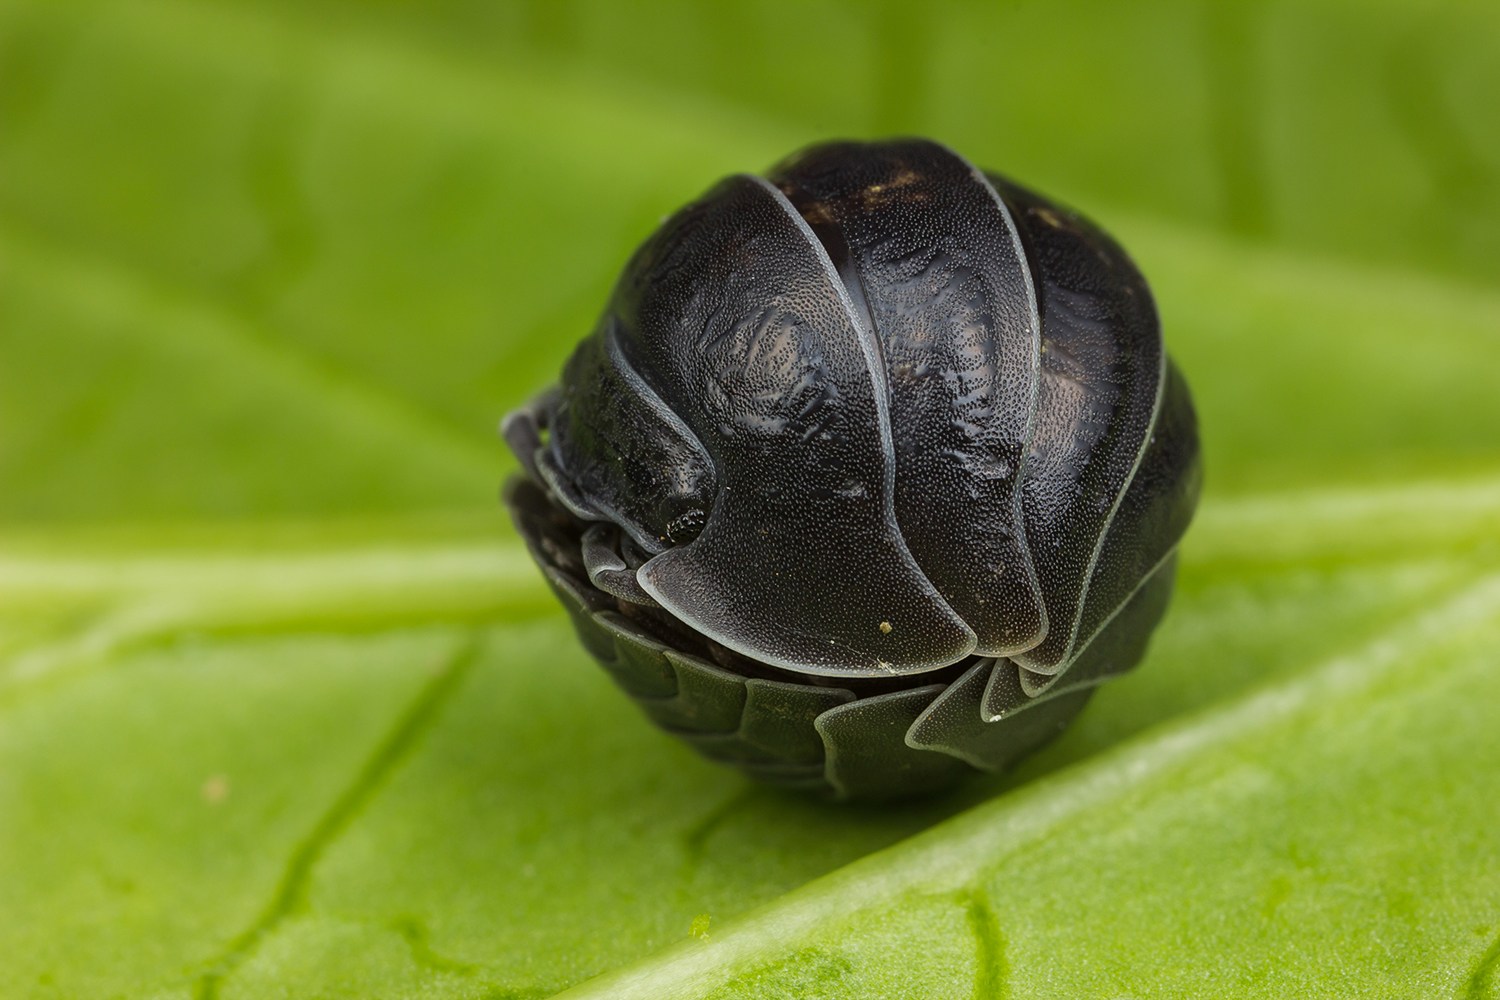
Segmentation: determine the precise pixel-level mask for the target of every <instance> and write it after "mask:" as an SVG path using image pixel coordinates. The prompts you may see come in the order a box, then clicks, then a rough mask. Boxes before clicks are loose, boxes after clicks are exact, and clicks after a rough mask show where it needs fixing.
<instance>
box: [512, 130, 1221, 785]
mask: <svg viewBox="0 0 1500 1000" xmlns="http://www.w3.org/2000/svg"><path fill="white" fill-rule="evenodd" d="M502 433H503V435H504V437H505V439H506V441H507V443H508V444H509V445H510V447H511V449H512V450H513V451H514V452H515V454H516V456H517V457H518V459H519V460H520V462H521V465H522V467H523V469H524V472H525V475H524V476H523V477H516V478H514V479H513V480H512V481H511V482H510V483H509V484H508V485H507V489H506V502H507V505H508V507H509V509H510V511H511V514H512V517H513V519H514V521H515V523H516V526H517V527H518V529H519V530H520V533H521V535H522V536H523V537H524V539H525V540H526V542H527V545H528V547H529V549H530V551H531V554H532V555H533V557H534V558H535V559H536V561H537V563H538V565H539V566H540V567H541V569H542V571H543V573H544V574H545V575H546V576H547V579H548V581H549V583H550V584H551V586H552V588H553V589H554V591H556V593H557V595H558V597H559V598H560V600H561V601H562V603H563V604H564V606H565V607H566V608H567V610H568V612H569V614H570V615H571V616H572V619H573V623H574V625H575V626H576V628H577V631H578V634H579V637H580V639H581V640H582V642H583V644H584V646H585V647H586V648H587V649H588V651H589V652H590V653H591V654H593V656H594V657H595V658H597V659H598V660H599V662H600V663H601V664H602V665H603V666H604V667H605V668H606V669H607V670H608V671H609V672H610V673H611V674H612V675H613V677H614V678H615V680H616V681H617V682H618V683H619V685H620V687H622V688H623V689H624V690H625V692H626V693H627V694H629V695H630V696H631V697H632V698H633V699H635V700H636V701H637V703H638V704H639V705H640V706H641V707H642V708H643V709H644V711H645V712H646V714H647V715H648V716H649V717H650V718H651V719H652V720H653V721H655V722H656V723H657V724H658V725H660V726H661V727H662V728H664V729H666V730H668V731H669V732H671V733H673V734H674V735H676V736H678V737H680V738H682V739H684V740H686V741H687V742H689V743H690V744H692V745H693V746H694V747H695V748H697V749H698V750H699V751H701V752H702V753H703V754H705V755H706V756H708V757H710V758H712V759H715V760H719V761H723V762H726V763H729V764H732V765H734V766H736V767H739V768H741V769H742V770H744V771H745V772H747V773H748V774H750V775H752V776H754V777H756V778H759V779H762V780H765V781H770V782H774V783H777V784H781V785H786V786H791V787H798V788H807V789H813V790H817V791H821V792H823V793H825V794H829V795H832V796H834V797H836V798H846V799H847V798H888V797H894V796H899V795H907V794H913V793H918V792H926V791H932V790H935V789H938V788H942V787H945V786H947V785H948V784H951V783H952V782H953V781H955V780H957V779H958V778H959V777H961V776H962V775H964V774H966V773H972V771H973V770H974V769H976V768H977V769H980V770H991V771H992V770H998V769H1000V768H1003V767H1005V766H1007V765H1009V764H1010V763H1012V762H1013V761H1015V760H1016V759H1018V758H1019V757H1021V756H1023V755H1024V754H1026V753H1029V752H1030V751H1032V750H1034V749H1035V748H1037V747H1038V746H1040V745H1041V744H1042V743H1044V742H1046V741H1047V740H1049V739H1051V738H1052V737H1053V736H1055V735H1056V734H1057V733H1058V732H1060V731H1061V729H1062V728H1063V727H1064V726H1066V725H1067V723H1068V722H1069V721H1070V720H1071V719H1072V718H1073V717H1074V716H1075V715H1076V714H1077V713H1078V711H1079V710H1080V709H1081V708H1082V707H1083V705H1084V703H1085V702H1087V701H1088V699H1089V697H1090V696H1091V694H1092V693H1093V691H1094V689H1095V688H1096V687H1097V686H1098V685H1099V684H1100V683H1101V682H1103V681H1104V680H1106V679H1108V678H1109V677H1112V676H1115V675H1117V674H1120V673H1122V672H1124V671H1126V670H1129V669H1130V668H1131V667H1133V666H1134V665H1135V664H1136V663H1137V662H1138V661H1139V660H1140V658H1141V656H1142V655H1143V654H1144V651H1145V647H1146V643H1147V640H1148V639H1149V637H1150V634H1151V631H1152V630H1153V629H1154V628H1155V626H1156V624H1157V622H1158V621H1159V620H1160V619H1161V617H1162V615H1163V614H1164V613H1165V610H1166V606H1167V602H1168V600H1169V598H1170V596H1171V591H1172V584H1173V578H1174V572H1175V567H1176V563H1175V552H1176V547H1177V542H1178V540H1179V539H1180V538H1181V536H1182V534H1183V532H1184V531H1185V530H1186V528H1187V525H1188V522H1189V520H1190V519H1191V517H1192V513H1193V509H1194V507H1195V505H1196V503H1197V498H1198V491H1199V484H1200V480H1201V474H1200V463H1199V449H1198V438H1197V426H1196V417H1195V415H1194V412H1193V406H1192V401H1191V398H1190V396H1189V393H1188V388H1187V384H1186V382H1185V381H1184V380H1183V378H1182V376H1181V374H1180V373H1179V372H1178V370H1177V369H1176V367H1175V366H1174V365H1173V364H1172V362H1171V361H1170V359H1169V358H1168V357H1167V354H1166V351H1165V348H1164V346H1163V343H1162V337H1161V328H1160V323H1159V320H1158V317H1157V313H1156V308H1155V305H1154V303H1153V301H1152V298H1151V293H1150V290H1149V289H1148V288H1147V285H1146V282H1145V280H1144V278H1142V276H1141V274H1140V273H1139V271H1137V269H1136V268H1135V266H1134V264H1133V263H1132V262H1131V261H1130V259H1129V257H1127V256H1126V254H1125V252H1124V251H1123V250H1122V249H1121V248H1120V247H1119V246H1118V245H1117V244H1116V243H1115V242H1114V241H1113V240H1112V239H1110V237H1109V236H1107V235H1106V234H1105V233H1104V232H1103V231H1102V230H1100V229H1099V228H1098V227H1096V226H1094V225H1093V224H1092V223H1090V222H1088V221H1087V220H1085V219H1084V218H1082V217H1080V216H1079V215H1077V214H1075V213H1073V212H1071V211H1069V210H1067V209H1064V208H1061V207H1059V206H1057V205H1055V204H1053V203H1052V202H1050V201H1048V200H1047V199H1045V198H1043V197H1041V196H1039V195H1037V194H1035V193H1033V192H1031V191H1029V190H1027V189H1025V188H1023V187H1021V186H1019V185H1017V184H1015V183H1013V182H1011V181H1009V180H1006V179H1005V178H1003V177H1000V176H998V175H996V174H991V173H984V172H981V171H980V170H977V169H976V168H974V167H973V166H972V165H970V164H969V163H968V161H966V160H965V159H963V158H962V157H961V156H959V155H958V154H956V153H954V152H953V151H952V150H949V149H948V148H946V147H944V146H942V145H939V144H937V143H934V142H930V141H926V140H921V139H900V140H891V141H880V142H868V143H862V142H833V143H825V144H821V145H816V146H812V147H809V148H807V149H804V150H802V151H801V152H798V153H796V154H793V155H792V156H790V157H789V158H787V159H786V160H784V161H782V162H781V163H779V164H778V165H777V166H775V167H774V168H773V169H772V170H771V171H770V172H769V173H768V174H767V175H766V176H765V177H760V176H755V175H750V174H741V175H736V176H733V177H729V178H726V179H725V180H723V181H721V182H719V183H718V184H717V185H715V186H714V187H712V188H711V189H710V190H709V191H708V192H707V193H706V194H704V195H703V196H702V197H701V198H699V199H698V200H697V201H694V202H693V203H691V204H689V205H687V206H686V207H684V208H683V209H681V210H680V211H678V212H677V213H676V214H674V215H672V216H671V217H669V218H668V219H666V220H665V221H664V222H663V223H662V225H661V227H660V228H659V229H658V230H657V231H656V232H655V233H654V234H653V235H652V236H651V237H650V238H648V239H647V240H646V242H645V243H644V244H642V245H641V247H640V248H639V249H638V250H636V252H635V254H634V256H633V257H632V258H631V259H630V261H629V263H628V264H627V265H626V267H625V270H624V272H623V273H622V275H621V276H620V278H619V281H618V283H617V284H616V286H615V288H614V291H613V293H612V295H611V297H610V300H609V302H608V305H607V306H606V308H605V310H604V312H603V315H602V316H601V317H600V320H599V322H598V325H597V326H596V328H595V330H594V332H593V333H592V334H591V335H590V336H589V337H587V338H586V339H585V340H584V341H583V342H582V343H581V344H579V346H578V348H577V350H576V351H575V352H574V353H573V355H572V357H571V358H570V360H569V361H568V362H567V363H566V365H565V366H564V368H563V372H562V378H561V380H560V382H559V384H558V385H557V386H555V387H553V388H551V389H549V390H547V391H545V392H543V393H542V394H541V395H539V396H537V397H536V398H535V399H534V400H533V401H531V402H530V403H529V404H527V405H525V406H523V407H521V408H520V409H518V410H516V411H514V412H512V413H511V414H509V415H508V416H507V417H506V419H505V421H504V422H503V424H502Z"/></svg>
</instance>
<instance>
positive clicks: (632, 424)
mask: <svg viewBox="0 0 1500 1000" xmlns="http://www.w3.org/2000/svg"><path fill="white" fill-rule="evenodd" d="M550 402H551V406H552V409H551V412H550V413H548V415H547V420H548V423H549V426H550V430H551V439H550V441H549V443H548V444H549V446H548V447H546V448H544V449H542V450H541V453H540V454H538V455H537V456H536V465H537V467H538V469H539V471H540V474H541V475H542V477H543V478H545V479H546V480H547V483H548V485H549V487H551V489H552V490H553V492H554V493H555V494H557V495H558V496H559V497H560V498H561V499H562V500H563V501H564V502H566V503H568V506H569V507H571V508H573V509H574V512H575V513H577V514H579V516H582V517H588V518H598V519H605V518H607V519H608V520H610V521H613V522H614V523H616V524H618V525H620V526H621V527H622V528H624V529H625V530H626V531H628V532H630V534H631V537H633V538H634V539H635V540H636V541H637V542H638V543H639V544H640V545H641V546H643V547H644V548H645V549H646V550H647V551H648V552H661V551H663V550H664V549H666V548H667V547H668V546H669V545H671V544H673V543H674V542H677V541H685V540H686V538H688V537H691V535H692V534H693V533H696V531H697V529H698V528H701V527H702V525H703V523H704V522H705V521H706V520H707V518H708V508H709V506H710V505H711V504H712V503H713V499H714V495H715V493H716V492H717V482H716V479H715V476H714V468H713V463H712V462H711V460H710V459H709V456H708V453H707V452H706V451H704V449H703V445H701V444H700V443H699V442H698V439H697V438H696V437H694V436H693V433H692V431H690V430H689V429H688V427H687V425H686V424H685V423H684V422H683V421H682V419H681V418H680V417H678V416H677V415H676V414H675V413H673V412H672V411H671V410H670V409H669V408H668V407H667V405H666V404H665V403H663V402H662V401H661V399H660V397H658V396H657V395H656V393H654V392H652V391H651V388H650V387H649V386H648V385H646V383H645V382H644V381H643V380H642V379H641V377H640V376H639V375H637V374H636V373H635V372H634V371H632V370H631V368H630V365H629V364H628V363H627V362H626V361H625V359H624V357H622V356H621V354H620V349H619V344H618V343H617V342H616V340H615V336H614V327H613V324H612V322H611V321H610V318H609V317H605V319H604V320H603V321H602V322H601V323H600V328H599V329H598V330H597V331H596V332H595V333H594V335H593V336H591V337H589V338H588V339H587V340H585V341H583V343H581V344H579V345H578V349H577V350H576V351H574V352H573V357H572V358H571V359H569V361H568V364H567V367H566V368H564V369H563V378H562V386H561V392H560V393H559V394H558V395H557V396H555V397H553V399H552V400H551V401H550ZM621 568H623V564H622V565H621Z"/></svg>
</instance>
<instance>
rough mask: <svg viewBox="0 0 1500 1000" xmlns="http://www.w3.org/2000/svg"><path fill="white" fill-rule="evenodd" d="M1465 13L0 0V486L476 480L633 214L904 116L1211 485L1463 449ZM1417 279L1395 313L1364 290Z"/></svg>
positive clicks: (347, 491) (1471, 45)
mask: <svg viewBox="0 0 1500 1000" xmlns="http://www.w3.org/2000/svg"><path fill="white" fill-rule="evenodd" d="M1497 45H1500V14H1497V13H1496V11H1495V10H1494V9H1493V8H1492V7H1491V6H1490V5H1487V4H1447V5H1442V4H1433V3H1420V4H1412V3H1408V4H1396V3H1348V4H1343V3H1317V4H1241V3H1204V4H1187V3H1101V4H1059V3H1045V4H1031V3H1006V4H979V3H971V2H963V3H951V4H945V3H934V4H923V5H920V6H915V5H908V4H901V3H868V4H839V3H734V4H695V3H639V4H635V3H604V2H601V3H586V2H573V0H538V2H535V3H525V4H522V3H427V4H421V5H411V6H408V5H399V4H361V3H329V2H318V3H305V2H303V3H293V2H287V3H284V4H278V3H261V4H257V5H252V4H244V5H237V4H236V5H231V4H222V3H196V4H183V5H173V4H163V3H154V2H146V3H130V4H124V5H107V4H104V5H99V4H38V5H27V4H16V3H6V4H4V5H0V262H3V264H0V267H3V270H0V282H3V284H0V338H3V341H0V344H3V346H0V357H3V365H0V483H3V488H0V516H3V517H4V518H5V519H7V520H11V521H27V522H30V521H38V520H98V519H109V520H114V519H158V518H183V517H186V518H216V517H239V516H246V515H253V516H259V515H301V514H323V513H333V512H339V513H348V512H351V511H356V510H357V511H367V512H388V511H409V510H413V509H426V508H452V507H471V506H480V505H487V504H489V503H490V502H491V499H492V497H493V494H494V491H495V484H496V482H497V480H498V479H499V478H500V469H501V468H502V465H503V463H504V462H505V459H504V458H503V456H502V450H501V449H500V448H499V446H498V444H497V441H496V438H495V435H494V427H495V423H496V421H497V419H498V417H499V415H501V414H502V413H503V412H504V411H505V410H506V408H507V407H509V406H510V405H512V404H514V403H515V402H516V401H518V400H519V399H521V398H522V397H523V396H524V395H525V394H527V393H528V392H529V391H531V390H532V389H533V388H534V387H536V386H537V385H539V384H540V383H542V382H544V381H546V380H548V379H550V378H552V377H554V375H555V372H556V371H557V369H558V367H559V364H560V362H561V359H562V358H563V357H564V356H565V355H566V353H567V351H568V349H569V346H570V345H571V344H572V343H573V342H574V341H575V340H576V339H577V338H578V337H579V336H580V335H581V334H582V333H583V332H585V331H586V330H587V329H588V328H589V326H590V323H591V321H592V319H593V317H594V315H595V313H596V310H598V309H599V308H600V305H601V302H602V299H603V297H604V295H605V293H606V292H607V290H608V288H609V285H610V283H611V281H612V279H613V276H614V274H615V272H616V271H617V269H618V268H619V266H620V265H621V263H622V262H623V260H624V258H625V256H626V255H627V254H628V252H629V250H630V249H631V248H632V247H633V246H634V245H635V244H636V243H637V242H638V241H639V240H641V239H642V238H643V237H644V235H645V234H646V233H647V232H649V231H650V229H651V228H652V227H653V225H654V224H655V222H656V220H657V219H658V218H659V217H660V216H661V215H662V214H663V213H665V212H668V211H670V210H671V209H672V208H674V207H675V206H676V205H678V204H680V203H681V202H683V201H684V200H686V199H688V198H690V197H692V196H694V195H695V194H697V193H698V192H699V191H701V190H702V189H704V188H705V187H707V186H708V185H709V184H710V183H711V182H712V181H713V180H714V179H716V178H717V177H719V176H721V175H723V174H724V173H727V172H731V171H740V170H752V171H753V170H757V169H763V168H764V167H765V166H767V165H768V164H769V163H770V162H771V161H772V160H774V159H775V158H777V157H779V156H780V155H782V154H783V153H785V152H787V151H788V150H790V149H792V148H794V147H796V146H798V145H799V144H802V143H806V142H808V141H811V140H815V139H818V138H822V137H827V136H840V135H855V136H866V135H880V134H888V133H903V132H912V133H922V134H927V135H931V136H935V137H937V138H939V139H941V140H943V141H945V142H947V143H949V144H950V145H952V146H953V147H954V148H956V149H958V150H959V151H961V152H962V153H964V154H965V155H966V156H968V157H969V158H970V159H972V160H973V161H975V162H977V163H980V164H982V165H984V166H986V167H988V168H991V169H995V170H999V171H1001V172H1004V173H1007V174H1010V175H1011V176H1013V177H1015V178H1017V179H1019V180H1021V181H1022V182H1024V183H1027V184H1030V185H1032V186H1034V187H1036V188H1038V189H1040V190H1042V191H1045V192H1048V193H1050V194H1052V195H1054V196H1056V197H1058V198H1060V199H1063V200H1065V201H1068V202H1070V203H1072V204H1073V205H1075V206H1077V207H1079V208H1081V209H1082V210H1084V211H1086V212H1087V213H1090V214H1092V215H1094V216H1095V217H1096V218H1097V219H1099V220H1100V221H1101V222H1103V223H1104V224H1105V225H1106V226H1108V227H1111V228H1113V229H1115V230H1116V231H1118V233H1119V234H1120V236H1121V237H1122V239H1123V240H1124V242H1125V243H1126V245H1127V246H1128V247H1130V248H1131V249H1132V250H1134V252H1135V253H1136V254H1137V256H1138V257H1139V258H1140V261H1141V263H1142V265H1143V267H1144V269H1145V270H1146V272H1147V274H1148V276H1149V277H1151V278H1152V279H1153V280H1154V282H1155V283H1156V286H1157V289H1158V294H1159V296H1160V298H1161V305H1162V309H1163V312H1164V315H1165V317H1166V323H1167V335H1168V340H1169V342H1170V344H1171V345H1172V348H1173V349H1174V351H1175V352H1176V353H1177V354H1178V355H1179V356H1180V358H1181V361H1182V362H1183V364H1184V365H1185V367H1186V370H1187V372H1188V374H1189V376H1190V377H1191V378H1192V380H1193V385H1194V386H1195V388H1196V389H1197V393H1198V397H1199V400H1200V404H1201V407H1202V410H1203V418H1204V425H1205V433H1206V438H1207V442H1208V460H1209V465H1208V468H1209V477H1210V478H1209V483H1210V488H1211V489H1215V490H1233V491H1239V490H1246V489H1253V488H1262V487H1267V486H1283V485H1289V484H1293V483H1299V482H1309V481H1317V482H1326V481H1329V480H1334V479H1337V480H1356V481H1362V480H1368V479H1371V478H1380V477H1387V478H1388V477H1392V476H1397V475H1400V474H1404V473H1407V472H1411V471H1413V470H1417V469H1420V470H1425V471H1428V472H1432V471H1438V470H1448V469H1460V468H1462V469H1473V468H1486V467H1490V466H1492V465H1493V464H1494V462H1495V461H1496V459H1497V458H1500V433H1497V432H1496V426H1497V423H1496V421H1495V420H1494V419H1480V418H1481V417H1484V418H1494V417H1495V416H1496V414H1497V406H1496V404H1495V403H1494V401H1493V399H1494V397H1495V396H1496V395H1497V394H1496V393H1495V392H1494V391H1493V390H1494V389H1495V388H1496V386H1495V384H1494V383H1493V382H1488V381H1483V380H1480V379H1476V378H1475V377H1474V376H1475V367H1476V365H1483V364H1489V363H1493V362H1494V361H1495V360H1496V358H1497V353H1496V351H1497V348H1496V345H1495V343H1494V336H1493V329H1492V328H1485V329H1483V330H1481V329H1479V328H1478V327H1482V326H1484V323H1483V322H1482V321H1480V322H1476V320H1477V319H1478V317H1476V316H1475V315H1474V313H1475V309H1473V308H1470V309H1468V310H1466V309H1465V305H1466V304H1468V305H1470V306H1477V308H1478V312H1479V313H1481V314H1482V313H1483V312H1484V310H1485V308H1486V307H1487V306H1488V304H1489V300H1488V299H1487V298H1484V297H1483V294H1482V293H1483V291H1484V290H1486V289H1489V288H1492V287H1493V286H1494V285H1495V283H1496V282H1500V112H1497V110H1496V109H1497V107H1500V59H1497V58H1496V51H1497ZM1280 252H1287V253H1289V254H1291V256H1287V257H1282V256H1276V254H1278V253H1280ZM1434 283H1439V284H1441V285H1442V286H1443V287H1442V291H1440V292H1435V293H1434V294H1432V295H1431V296H1430V299H1431V301H1436V302H1438V303H1440V305H1441V307H1442V308H1447V309H1452V310H1453V311H1454V315H1453V316H1452V318H1451V320H1450V321H1448V322H1444V323H1443V324H1441V328H1442V337H1441V339H1440V340H1438V341H1437V342H1434V341H1433V340H1431V339H1430V338H1428V337H1421V338H1418V337H1414V336H1411V327H1410V325H1409V324H1408V323H1406V322H1404V320H1403V317H1402V316H1400V315H1393V314H1392V310H1393V308H1394V309H1400V308H1403V307H1405V308H1409V309H1411V310H1412V311H1413V312H1418V313H1420V312H1423V311H1424V310H1429V309H1431V308H1433V305H1432V304H1431V301H1429V299H1428V298H1426V297H1424V296H1426V294H1427V292H1428V291H1429V289H1431V288H1432V286H1433V284H1434ZM1230 285H1234V286H1235V287H1227V286H1230ZM1450 288H1451V290H1452V291H1453V293H1454V294H1452V295H1448V294H1447V292H1448V291H1449V289H1450ZM1246 289H1248V290H1249V291H1245V290H1246ZM1304 292H1306V293H1308V294H1311V295H1312V296H1314V297H1315V298H1317V299H1320V300H1321V301H1324V302H1327V303H1329V304H1330V307H1329V309H1328V311H1327V314H1326V315H1317V316H1314V315H1311V314H1310V312H1309V310H1308V308H1307V306H1306V304H1305V303H1304V302H1303V301H1302V300H1301V295H1302V293H1304ZM1403 293H1404V294H1403ZM1288 295H1293V296H1297V298H1296V300H1295V304H1292V301H1293V300H1290V299H1288V298H1287V296H1288ZM1476 296H1477V297H1476ZM1480 303H1483V304H1482V305H1480ZM1283 313H1285V314H1283ZM1489 370H1490V371H1495V370H1496V369H1495V368H1493V367H1492V368H1490V369H1489ZM1252 412H1253V413H1255V418H1254V419H1250V417H1249V414H1250V413H1252Z"/></svg>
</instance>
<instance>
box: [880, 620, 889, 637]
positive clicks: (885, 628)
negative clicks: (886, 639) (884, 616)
mask: <svg viewBox="0 0 1500 1000" xmlns="http://www.w3.org/2000/svg"><path fill="white" fill-rule="evenodd" d="M880 631H882V632H885V633H887V634H889V633H890V631H891V623H890V622H881V623H880Z"/></svg>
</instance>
